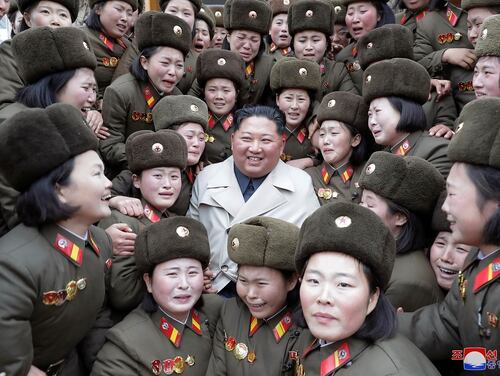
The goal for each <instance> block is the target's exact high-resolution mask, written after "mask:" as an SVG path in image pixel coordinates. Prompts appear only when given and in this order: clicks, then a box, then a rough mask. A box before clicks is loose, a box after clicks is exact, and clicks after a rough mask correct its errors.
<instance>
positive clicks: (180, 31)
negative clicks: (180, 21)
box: [174, 25, 182, 36]
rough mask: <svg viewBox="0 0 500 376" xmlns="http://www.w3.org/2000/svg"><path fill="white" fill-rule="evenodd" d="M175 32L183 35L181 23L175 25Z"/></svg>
mask: <svg viewBox="0 0 500 376" xmlns="http://www.w3.org/2000/svg"><path fill="white" fill-rule="evenodd" d="M174 34H175V35H178V36H181V35H182V28H181V27H180V26H179V25H175V26H174Z"/></svg>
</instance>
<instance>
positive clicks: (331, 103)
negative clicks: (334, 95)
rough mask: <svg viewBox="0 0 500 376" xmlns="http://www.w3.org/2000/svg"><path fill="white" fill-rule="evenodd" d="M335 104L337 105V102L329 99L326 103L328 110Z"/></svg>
mask: <svg viewBox="0 0 500 376" xmlns="http://www.w3.org/2000/svg"><path fill="white" fill-rule="evenodd" d="M335 103H337V102H336V101H335V99H330V100H329V101H328V107H330V108H332V107H334V106H335Z"/></svg>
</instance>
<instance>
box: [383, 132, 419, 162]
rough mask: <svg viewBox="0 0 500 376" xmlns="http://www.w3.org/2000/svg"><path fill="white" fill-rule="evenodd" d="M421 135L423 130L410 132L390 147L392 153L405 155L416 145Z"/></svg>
mask: <svg viewBox="0 0 500 376" xmlns="http://www.w3.org/2000/svg"><path fill="white" fill-rule="evenodd" d="M421 135H422V132H421V131H418V132H413V133H410V134H409V135H407V136H405V137H404V138H402V139H401V140H400V141H399V142H398V143H397V144H396V145H394V146H392V147H391V148H390V151H391V153H392V154H396V155H401V156H403V157H404V156H405V155H407V154H408V153H409V152H410V150H411V149H412V148H413V147H414V146H415V144H416V143H417V141H418V140H419V138H420V136H421Z"/></svg>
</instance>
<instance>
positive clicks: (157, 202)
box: [133, 167, 182, 211]
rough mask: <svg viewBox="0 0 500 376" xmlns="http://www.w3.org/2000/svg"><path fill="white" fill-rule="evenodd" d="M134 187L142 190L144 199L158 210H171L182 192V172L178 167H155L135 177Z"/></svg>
mask: <svg viewBox="0 0 500 376" xmlns="http://www.w3.org/2000/svg"><path fill="white" fill-rule="evenodd" d="M133 180H134V187H136V188H137V189H140V191H141V195H142V197H143V198H144V199H145V200H146V201H147V202H148V203H149V204H151V205H153V206H154V207H155V208H156V209H158V210H160V211H164V210H166V209H168V208H170V207H171V206H172V205H173V204H174V203H175V201H176V200H177V197H179V193H180V191H181V185H182V183H181V171H180V169H179V168H178V167H155V168H151V169H149V170H144V171H142V172H141V174H140V176H138V175H134V176H133Z"/></svg>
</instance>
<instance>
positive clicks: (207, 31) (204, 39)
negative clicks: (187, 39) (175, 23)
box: [191, 5, 215, 83]
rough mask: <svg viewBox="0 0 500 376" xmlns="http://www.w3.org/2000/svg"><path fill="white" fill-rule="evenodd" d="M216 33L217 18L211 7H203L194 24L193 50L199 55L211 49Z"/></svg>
mask: <svg viewBox="0 0 500 376" xmlns="http://www.w3.org/2000/svg"><path fill="white" fill-rule="evenodd" d="M214 33H215V16H214V14H213V13H212V11H211V10H210V8H209V7H207V6H206V5H202V7H201V9H200V12H199V13H198V15H197V16H196V21H195V23H194V37H193V49H194V50H195V51H196V52H197V53H201V52H203V51H205V50H207V49H209V48H210V44H211V43H212V38H213V37H214ZM193 80H194V77H193ZM191 83H192V82H191Z"/></svg>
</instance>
